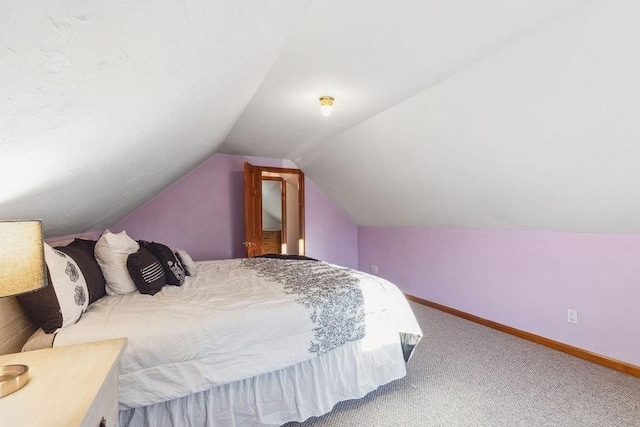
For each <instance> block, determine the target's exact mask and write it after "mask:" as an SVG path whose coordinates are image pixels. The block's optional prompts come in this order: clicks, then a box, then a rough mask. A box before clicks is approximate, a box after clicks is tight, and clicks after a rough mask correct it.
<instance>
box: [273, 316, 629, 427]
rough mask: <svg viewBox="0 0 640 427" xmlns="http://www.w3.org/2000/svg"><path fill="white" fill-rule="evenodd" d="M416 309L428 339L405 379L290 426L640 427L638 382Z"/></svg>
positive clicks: (457, 319)
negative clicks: (322, 414) (319, 415)
mask: <svg viewBox="0 0 640 427" xmlns="http://www.w3.org/2000/svg"><path fill="white" fill-rule="evenodd" d="M411 306H412V308H413V310H414V312H415V314H416V317H417V318H418V321H419V322H420V326H421V327H422V331H423V333H424V338H423V340H422V342H421V343H420V345H419V347H418V350H417V351H416V353H415V354H414V357H413V358H412V359H411V361H410V362H409V364H408V366H407V368H408V375H407V376H406V377H405V378H403V379H400V380H398V381H394V382H393V383H391V384H387V385H385V386H382V387H380V388H379V389H378V390H376V391H374V392H372V393H370V394H368V395H367V396H365V397H364V398H363V399H359V400H351V401H347V402H342V403H339V404H338V405H336V406H335V407H334V409H333V411H332V412H330V413H328V414H326V415H324V416H322V417H318V418H311V419H309V420H307V421H305V422H304V423H288V424H286V426H287V427H339V426H340V427H344V426H349V427H352V426H353V427H359V426H362V427H365V426H366V427H374V426H375V427H385V426H389V427H390V426H420V427H428V426H447V427H455V426H490V427H499V426H509V427H513V426H563V427H566V426H576V427H577V426H579V427H585V426H594V427H596V426H597V427H618V426H620V427H622V426H625V427H638V426H640V378H635V377H631V376H628V375H625V374H622V373H620V372H617V371H612V370H610V369H607V368H604V367H601V366H598V365H594V364H592V363H589V362H587V361H584V360H581V359H578V358H575V357H573V356H569V355H566V354H564V353H560V352H558V351H555V350H551V349H549V348H546V347H543V346H540V345H537V344H534V343H531V342H529V341H525V340H522V339H519V338H516V337H513V336H511V335H507V334H504V333H502V332H498V331H495V330H493V329H489V328H486V327H484V326H481V325H478V324H475V323H473V322H469V321H467V320H464V319H461V318H458V317H456V316H452V315H450V314H447V313H443V312H440V311H438V310H434V309H432V308H428V307H425V306H422V305H420V304H416V303H411ZM633 339H640V338H638V337H633Z"/></svg>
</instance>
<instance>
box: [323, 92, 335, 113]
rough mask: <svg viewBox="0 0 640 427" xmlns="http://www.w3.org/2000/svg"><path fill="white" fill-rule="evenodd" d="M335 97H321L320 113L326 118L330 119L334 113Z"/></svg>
mask: <svg viewBox="0 0 640 427" xmlns="http://www.w3.org/2000/svg"><path fill="white" fill-rule="evenodd" d="M333 101H334V100H333V96H321V97H320V111H321V112H322V115H323V116H325V117H329V116H330V115H331V113H332V112H333Z"/></svg>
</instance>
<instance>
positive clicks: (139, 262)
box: [127, 248, 167, 295]
mask: <svg viewBox="0 0 640 427" xmlns="http://www.w3.org/2000/svg"><path fill="white" fill-rule="evenodd" d="M127 270H129V275H130V276H131V279H132V280H133V283H135V284H136V288H138V291H139V292H140V293H141V294H149V295H155V294H156V293H157V292H158V291H160V290H161V289H162V287H163V286H164V285H166V284H167V280H166V276H165V274H164V270H163V268H162V265H161V264H160V261H158V259H157V258H156V257H155V256H153V254H152V253H151V252H149V250H147V249H145V248H140V249H139V250H138V251H137V252H135V253H133V254H131V255H129V257H128V258H127Z"/></svg>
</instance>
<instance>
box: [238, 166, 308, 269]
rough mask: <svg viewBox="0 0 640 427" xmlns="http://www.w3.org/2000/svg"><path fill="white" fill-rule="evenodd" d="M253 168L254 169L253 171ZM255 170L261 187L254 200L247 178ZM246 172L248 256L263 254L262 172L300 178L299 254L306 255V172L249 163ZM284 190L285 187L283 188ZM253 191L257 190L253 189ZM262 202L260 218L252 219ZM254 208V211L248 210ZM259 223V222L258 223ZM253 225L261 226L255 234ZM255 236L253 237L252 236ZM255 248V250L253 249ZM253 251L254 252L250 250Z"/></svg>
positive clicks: (246, 242) (246, 245)
mask: <svg viewBox="0 0 640 427" xmlns="http://www.w3.org/2000/svg"><path fill="white" fill-rule="evenodd" d="M252 168H253V169H252ZM248 169H249V170H251V169H252V170H254V171H255V172H259V177H258V178H255V179H256V180H257V182H254V184H255V185H257V184H258V183H259V185H257V186H258V187H259V190H258V191H259V192H260V193H259V197H257V198H256V197H254V198H248V196H247V194H248V191H247V190H248V188H247V184H248V183H251V182H250V181H247V179H248V176H247V170H248ZM244 170H245V182H244V184H245V185H244V186H245V208H244V211H245V242H244V245H245V247H246V249H247V256H248V257H251V256H255V254H256V252H259V253H262V172H270V173H275V174H291V175H297V176H298V220H299V227H298V228H299V233H298V254H299V255H305V253H306V246H307V242H306V238H305V230H304V221H305V220H304V213H305V203H304V172H302V171H301V170H300V169H293V168H278V167H271V166H256V165H252V164H251V163H249V162H245V166H244ZM283 188H284V186H283ZM253 190H257V189H255V188H254V189H253ZM258 200H259V201H260V205H259V206H260V209H259V212H260V215H259V216H260V218H259V219H258V218H252V216H251V212H253V214H254V215H255V214H256V205H255V203H257V201H258ZM251 203H254V205H253V206H251ZM251 207H253V209H248V208H251ZM258 221H259V222H258ZM251 224H254V226H257V225H258V224H259V225H260V227H259V228H257V229H256V230H255V231H256V232H255V233H252V232H251V230H250V227H251ZM251 234H253V235H251ZM283 234H284V233H283ZM249 238H251V240H249ZM300 242H302V244H300ZM252 248H253V249H252ZM250 249H252V250H250Z"/></svg>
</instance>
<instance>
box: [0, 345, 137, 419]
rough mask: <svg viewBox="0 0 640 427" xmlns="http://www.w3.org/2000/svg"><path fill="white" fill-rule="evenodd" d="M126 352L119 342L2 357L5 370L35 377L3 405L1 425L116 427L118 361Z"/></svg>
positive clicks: (65, 347) (0, 400)
mask: <svg viewBox="0 0 640 427" xmlns="http://www.w3.org/2000/svg"><path fill="white" fill-rule="evenodd" d="M126 346H127V339H126V338H119V339H115V340H108V341H98V342H94V343H88V344H78V345H70V346H64V347H56V348H50V349H46V350H36V351H28V352H24V353H14V354H7V355H4V356H0V365H11V364H22V365H28V366H29V376H30V380H29V383H28V384H27V385H26V386H24V387H23V388H22V389H20V390H18V391H16V392H14V393H12V394H10V395H8V396H5V397H3V398H2V399H0V424H2V425H3V426H4V425H6V426H12V427H18V426H25V427H26V426H29V427H48V426H51V427H54V426H55V427H59V426H65V427H72V426H91V427H98V426H103V425H104V426H109V427H112V426H117V425H118V370H119V369H118V365H119V363H118V361H119V359H120V356H121V355H122V353H123V352H124V349H125V347H126ZM103 419H104V422H103Z"/></svg>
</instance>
